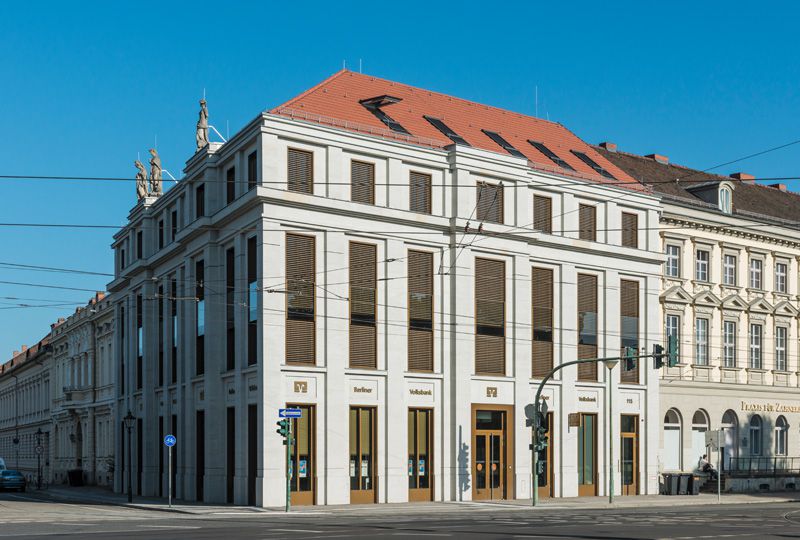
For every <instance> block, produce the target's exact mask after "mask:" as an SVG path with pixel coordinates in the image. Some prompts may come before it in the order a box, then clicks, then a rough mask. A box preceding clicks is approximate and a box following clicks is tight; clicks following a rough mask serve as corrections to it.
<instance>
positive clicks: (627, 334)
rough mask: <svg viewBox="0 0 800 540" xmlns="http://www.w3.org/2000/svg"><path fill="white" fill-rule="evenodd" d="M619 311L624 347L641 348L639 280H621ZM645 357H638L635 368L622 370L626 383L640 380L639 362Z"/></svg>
mask: <svg viewBox="0 0 800 540" xmlns="http://www.w3.org/2000/svg"><path fill="white" fill-rule="evenodd" d="M619 311H620V318H621V322H620V327H621V332H620V334H621V338H622V339H621V345H622V347H632V348H634V349H636V350H637V351H638V349H639V282H638V281H631V280H625V279H623V280H621V281H620V282H619ZM642 361H643V359H637V360H636V363H635V366H636V367H635V368H634V369H632V370H630V371H625V370H624V369H623V370H622V374H621V375H620V380H621V381H622V382H626V383H633V384H636V383H638V382H639V363H640V362H642Z"/></svg>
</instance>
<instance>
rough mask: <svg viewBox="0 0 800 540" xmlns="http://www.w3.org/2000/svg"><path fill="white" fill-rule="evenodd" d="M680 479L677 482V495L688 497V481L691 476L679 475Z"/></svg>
mask: <svg viewBox="0 0 800 540" xmlns="http://www.w3.org/2000/svg"><path fill="white" fill-rule="evenodd" d="M678 476H679V477H680V479H679V480H678V495H688V494H689V479H690V478H691V477H692V475H691V474H679V475H678Z"/></svg>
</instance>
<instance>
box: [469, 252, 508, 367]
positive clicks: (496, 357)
mask: <svg viewBox="0 0 800 540" xmlns="http://www.w3.org/2000/svg"><path fill="white" fill-rule="evenodd" d="M505 297H506V265H505V263H504V262H503V261H495V260H491V259H481V258H476V259H475V373H478V374H491V375H505V373H506V366H505V357H506V347H505V342H506V339H505V335H506V334H505V313H506V303H505Z"/></svg>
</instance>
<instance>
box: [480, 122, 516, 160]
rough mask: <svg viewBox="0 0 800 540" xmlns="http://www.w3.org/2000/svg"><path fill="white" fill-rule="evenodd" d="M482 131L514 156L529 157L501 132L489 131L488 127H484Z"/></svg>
mask: <svg viewBox="0 0 800 540" xmlns="http://www.w3.org/2000/svg"><path fill="white" fill-rule="evenodd" d="M481 131H483V133H484V134H486V136H487V137H489V138H490V139H492V140H493V141H494V142H496V143H497V144H498V145H499V146H500V147H501V148H502V149H503V150H505V151H506V152H508V153H509V154H511V155H512V156H517V157H521V158H525V159H527V157H525V154H523V153H522V152H520V151H519V150H517V149H516V148H514V146H513V145H512V144H511V143H510V142H508V141H507V140H505V139H504V138H503V137H502V136H501V135H500V134H499V133H495V132H494V131H489V130H488V129H482V130H481Z"/></svg>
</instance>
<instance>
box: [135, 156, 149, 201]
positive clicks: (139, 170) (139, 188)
mask: <svg viewBox="0 0 800 540" xmlns="http://www.w3.org/2000/svg"><path fill="white" fill-rule="evenodd" d="M133 164H134V165H135V166H136V197H137V199H139V200H142V199H144V198H145V197H147V171H145V170H144V165H142V162H141V161H139V160H138V159H137V160H136V161H134V162H133Z"/></svg>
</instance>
